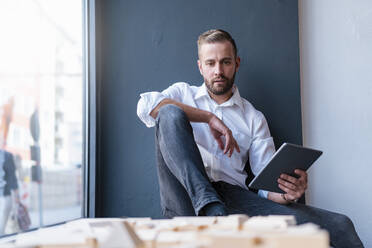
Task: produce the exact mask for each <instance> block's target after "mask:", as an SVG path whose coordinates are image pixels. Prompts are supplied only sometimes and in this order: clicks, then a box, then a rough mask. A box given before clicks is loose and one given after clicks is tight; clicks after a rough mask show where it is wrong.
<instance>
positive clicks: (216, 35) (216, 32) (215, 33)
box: [198, 29, 238, 57]
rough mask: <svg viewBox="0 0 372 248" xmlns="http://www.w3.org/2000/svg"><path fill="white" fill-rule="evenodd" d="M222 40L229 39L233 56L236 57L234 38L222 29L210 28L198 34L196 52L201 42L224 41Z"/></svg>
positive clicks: (236, 50)
mask: <svg viewBox="0 0 372 248" xmlns="http://www.w3.org/2000/svg"><path fill="white" fill-rule="evenodd" d="M224 41H229V42H230V43H231V45H232V46H233V49H234V55H235V57H237V54H238V49H237V48H236V44H235V41H234V39H233V38H232V37H231V35H230V34H229V33H228V32H226V31H225V30H222V29H211V30H208V31H206V32H204V33H202V34H201V35H199V38H198V54H199V52H200V47H201V45H202V44H204V43H216V42H224Z"/></svg>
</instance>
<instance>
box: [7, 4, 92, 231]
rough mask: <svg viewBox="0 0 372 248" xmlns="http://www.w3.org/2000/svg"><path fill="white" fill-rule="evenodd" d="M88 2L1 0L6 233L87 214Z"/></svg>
mask: <svg viewBox="0 0 372 248" xmlns="http://www.w3.org/2000/svg"><path fill="white" fill-rule="evenodd" d="M83 4H84V2H83V1H78V0H64V1H60V0H59V1H57V0H1V1H0V30H1V39H0V236H1V235H4V234H11V233H16V232H19V231H23V230H27V229H30V228H35V227H40V226H45V225H50V224H55V223H59V222H62V221H66V220H71V219H76V218H79V217H82V213H83V211H82V209H83V198H84V193H83V192H84V187H83V178H84V177H83V169H82V168H83V166H82V165H83V157H84V156H83V155H84V154H83V153H84V149H83V145H84V143H85V142H84V138H83V137H84V135H83V133H84V130H83V129H84V128H83V115H84V98H83V93H84V83H83V80H84V76H83V64H84V60H83V59H84V56H83V20H84V19H83V18H84V14H83V7H84V6H83ZM9 161H11V162H9ZM20 206H25V208H26V209H27V212H28V213H29V217H30V223H28V222H27V218H25V217H23V219H22V218H21V217H20V216H21V212H20V210H19V209H21V207H20ZM17 209H18V210H17ZM17 216H18V218H19V219H20V220H23V222H22V221H17Z"/></svg>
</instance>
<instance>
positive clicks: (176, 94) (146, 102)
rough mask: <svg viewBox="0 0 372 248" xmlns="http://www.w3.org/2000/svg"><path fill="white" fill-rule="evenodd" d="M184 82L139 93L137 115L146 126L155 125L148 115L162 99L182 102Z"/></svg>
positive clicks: (185, 85)
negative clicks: (160, 90) (158, 89)
mask: <svg viewBox="0 0 372 248" xmlns="http://www.w3.org/2000/svg"><path fill="white" fill-rule="evenodd" d="M187 86H188V85H187V84H186V83H175V84H173V85H171V86H169V87H168V88H167V89H165V90H163V91H162V92H156V91H152V92H146V93H142V94H140V97H141V98H140V99H139V101H138V104H137V115H138V117H139V118H140V119H141V121H142V122H143V123H145V125H146V126H147V127H153V126H155V119H154V118H153V117H152V116H151V115H150V113H151V111H152V110H153V109H154V108H155V107H156V106H157V105H158V104H159V103H160V102H161V101H162V100H164V99H166V98H170V99H173V100H175V101H179V102H182V96H183V91H185V88H186V87H187Z"/></svg>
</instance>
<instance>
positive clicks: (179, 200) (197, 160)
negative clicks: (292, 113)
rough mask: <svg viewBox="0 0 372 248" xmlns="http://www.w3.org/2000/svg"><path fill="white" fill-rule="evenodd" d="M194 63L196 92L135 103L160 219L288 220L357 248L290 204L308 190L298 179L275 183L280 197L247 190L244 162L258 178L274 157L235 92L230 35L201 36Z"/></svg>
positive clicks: (343, 231)
mask: <svg viewBox="0 0 372 248" xmlns="http://www.w3.org/2000/svg"><path fill="white" fill-rule="evenodd" d="M198 55H199V60H198V67H199V70H200V73H201V75H202V76H203V78H204V83H203V84H202V86H200V87H196V86H190V85H188V84H186V83H176V84H173V85H172V86H170V87H169V88H167V89H166V90H164V91H162V92H161V93H160V92H148V93H144V94H141V99H140V100H139V102H138V107H137V114H138V116H139V117H140V119H141V120H142V121H143V122H144V123H145V124H146V125H147V126H148V127H151V126H156V147H157V163H158V167H157V168H158V176H159V186H160V197H161V205H162V209H163V214H164V215H165V216H168V217H171V216H176V215H207V216H218V215H226V214H233V213H244V214H247V215H249V216H255V215H269V214H290V215H294V216H295V217H296V220H297V222H298V223H305V222H313V223H316V224H318V225H320V226H321V227H323V228H325V229H327V230H328V231H329V232H330V236H331V242H332V244H333V246H335V247H348V248H350V247H363V245H362V243H361V241H360V239H359V237H358V235H357V234H356V232H355V229H354V226H353V224H352V222H351V221H350V219H349V218H348V217H346V216H344V215H340V214H336V213H332V212H328V211H325V210H321V209H317V208H313V207H310V206H306V205H303V204H299V203H296V202H295V201H296V200H297V199H299V198H300V197H301V196H302V195H303V194H304V192H305V190H306V188H307V173H306V172H305V171H301V170H295V173H296V174H297V175H298V176H299V177H298V178H295V177H291V176H289V175H285V174H283V175H281V176H280V178H278V180H277V181H278V186H279V188H281V189H282V190H283V191H284V192H286V193H285V194H279V193H274V192H267V191H263V190H260V191H259V192H258V194H256V193H254V192H252V191H250V190H249V189H248V188H247V186H246V183H245V181H246V179H247V173H246V172H245V170H244V166H245V163H246V162H247V160H249V164H250V167H251V170H252V172H253V174H257V173H258V171H260V170H261V169H262V167H263V166H265V164H266V162H267V161H268V160H269V159H270V158H271V156H272V155H273V154H274V152H275V148H274V144H273V139H272V137H271V135H270V131H269V128H268V125H267V122H266V120H265V117H264V116H263V114H262V113H261V112H259V111H257V110H256V109H255V108H254V107H253V106H252V105H251V104H250V103H249V102H248V101H247V100H245V99H244V98H241V97H240V95H239V91H238V88H237V87H236V86H235V85H234V79H235V74H236V72H237V71H238V69H239V66H240V58H239V57H238V56H237V48H236V44H235V41H234V40H233V39H232V37H231V36H230V34H229V33H227V32H226V31H223V30H209V31H207V32H205V33H203V34H201V35H200V36H199V39H198Z"/></svg>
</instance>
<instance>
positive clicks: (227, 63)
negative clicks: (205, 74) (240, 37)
mask: <svg viewBox="0 0 372 248" xmlns="http://www.w3.org/2000/svg"><path fill="white" fill-rule="evenodd" d="M223 63H224V64H225V65H230V64H231V61H230V60H225V61H224V62H223Z"/></svg>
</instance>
